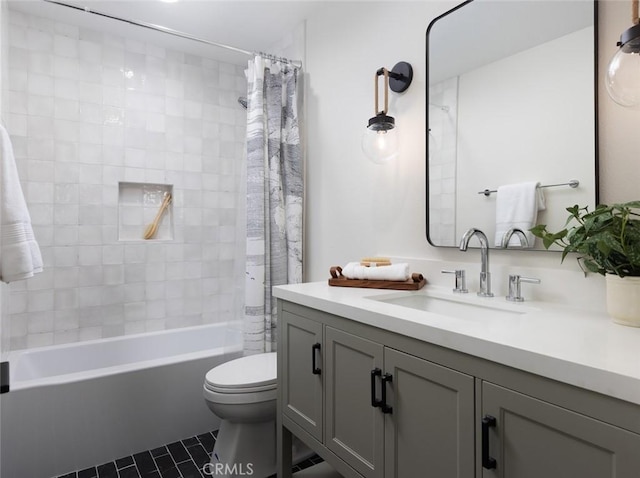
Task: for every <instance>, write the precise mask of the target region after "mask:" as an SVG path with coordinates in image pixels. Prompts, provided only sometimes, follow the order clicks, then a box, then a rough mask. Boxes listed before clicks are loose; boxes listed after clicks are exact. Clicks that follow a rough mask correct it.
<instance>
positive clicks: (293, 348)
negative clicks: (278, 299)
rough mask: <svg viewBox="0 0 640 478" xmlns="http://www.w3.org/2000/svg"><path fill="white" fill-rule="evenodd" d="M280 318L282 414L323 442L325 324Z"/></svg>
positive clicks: (285, 315)
mask: <svg viewBox="0 0 640 478" xmlns="http://www.w3.org/2000/svg"><path fill="white" fill-rule="evenodd" d="M281 317H282V320H281V321H280V330H281V334H282V335H281V337H280V341H279V342H280V344H281V345H282V346H281V347H280V350H279V353H280V354H281V356H282V359H283V360H282V363H283V364H284V366H285V369H284V370H283V373H282V374H281V377H282V378H283V380H282V381H280V386H281V389H282V390H281V392H282V393H281V397H282V402H283V405H282V413H284V414H285V415H286V416H287V417H289V418H290V419H291V420H292V421H293V422H295V423H296V424H297V425H298V426H299V427H300V428H302V429H303V430H305V431H306V432H307V433H309V434H310V435H311V436H313V437H314V438H315V439H316V440H319V441H322V426H323V425H322V422H323V408H324V407H323V393H324V392H323V387H322V354H323V347H322V341H323V340H322V332H323V331H322V324H321V323H319V322H316V321H313V320H309V319H306V318H304V317H300V316H294V315H292V314H288V313H283V314H282V315H281Z"/></svg>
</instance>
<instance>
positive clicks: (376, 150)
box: [362, 114, 399, 164]
mask: <svg viewBox="0 0 640 478" xmlns="http://www.w3.org/2000/svg"><path fill="white" fill-rule="evenodd" d="M398 150H399V143H398V128H396V127H395V121H394V119H393V117H391V116H386V115H384V114H378V115H377V116H375V117H374V118H371V119H370V120H369V126H368V127H367V129H366V130H365V132H364V135H363V136H362V151H363V152H364V154H365V155H366V156H367V157H368V158H369V159H370V160H371V161H373V162H374V163H376V164H385V163H388V162H390V161H393V160H394V159H395V158H396V157H397V156H398Z"/></svg>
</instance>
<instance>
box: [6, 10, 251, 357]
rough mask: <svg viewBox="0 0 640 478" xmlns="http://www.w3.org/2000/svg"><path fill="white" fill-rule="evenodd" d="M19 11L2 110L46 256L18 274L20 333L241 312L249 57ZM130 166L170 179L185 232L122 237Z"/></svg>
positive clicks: (44, 336) (141, 328)
mask: <svg viewBox="0 0 640 478" xmlns="http://www.w3.org/2000/svg"><path fill="white" fill-rule="evenodd" d="M9 13H10V15H9V17H10V18H9V22H10V30H9V61H8V73H9V75H8V76H9V80H8V91H7V96H6V98H5V101H4V108H3V109H4V111H3V116H4V119H5V121H6V125H7V128H8V130H9V132H10V134H11V138H12V141H13V146H14V150H15V153H16V162H17V164H18V168H19V174H20V178H21V183H22V186H23V189H24V193H25V196H26V198H27V203H28V206H29V210H30V213H31V217H32V222H33V225H34V231H35V235H36V239H37V240H38V242H39V244H40V247H41V251H42V254H43V258H44V264H45V270H44V272H42V273H41V274H37V275H36V276H35V277H33V278H31V279H28V280H25V281H18V282H14V283H12V284H10V286H9V294H8V304H7V306H8V312H9V320H8V323H9V327H10V331H9V334H10V337H11V348H12V349H20V348H30V347H38V346H44V345H50V344H57V343H65V342H74V341H81V340H90V339H97V338H104V337H112V336H118V335H123V334H131V333H140V332H146V331H155V330H162V329H168V328H175V327H184V326H191V325H198V324H203V323H211V322H218V321H225V320H228V319H232V318H234V315H235V314H236V311H235V307H234V304H236V303H237V300H235V298H234V292H235V291H236V289H238V281H240V280H244V279H243V278H239V277H238V274H237V273H236V270H238V266H239V264H238V262H239V261H240V260H242V261H243V259H242V258H239V257H238V254H237V250H238V246H237V242H243V241H239V240H238V239H239V238H238V237H236V236H239V237H243V236H242V235H241V231H240V234H238V230H237V228H239V229H240V230H241V229H242V227H241V224H240V222H241V221H242V220H243V218H242V216H241V215H240V214H238V210H239V209H238V207H239V205H240V203H241V197H242V194H241V192H242V186H241V177H242V168H243V167H244V166H243V165H244V160H243V158H244V138H245V123H246V112H245V111H244V110H243V109H242V108H241V107H240V106H239V105H238V103H237V101H236V100H237V98H238V96H245V95H246V81H245V77H244V73H243V68H242V67H239V66H236V65H233V64H227V63H223V62H218V61H216V60H212V59H209V58H203V57H199V56H193V55H190V54H186V53H183V52H180V51H171V50H169V49H165V48H162V47H159V46H156V45H153V44H148V43H143V42H140V41H132V40H129V39H126V38H122V37H118V36H114V35H111V34H105V33H101V32H98V31H93V30H87V29H85V28H82V27H78V26H74V25H72V24H67V23H60V22H54V21H51V20H48V19H43V18H39V17H35V16H31V15H26V14H24V13H21V12H16V11H13V10H9ZM119 182H128V183H139V184H144V183H153V184H162V185H168V186H171V187H172V188H173V195H174V199H173V204H172V208H173V209H172V214H173V239H171V240H166V241H160V240H155V241H144V240H142V239H140V240H128V241H121V240H119V239H118V225H119V221H120V220H119V217H118V198H119V192H118V184H119ZM242 200H243V198H242ZM140 228H141V229H140V234H141V236H142V233H143V231H144V228H145V224H141V225H140ZM242 270H243V269H242ZM5 333H6V331H5Z"/></svg>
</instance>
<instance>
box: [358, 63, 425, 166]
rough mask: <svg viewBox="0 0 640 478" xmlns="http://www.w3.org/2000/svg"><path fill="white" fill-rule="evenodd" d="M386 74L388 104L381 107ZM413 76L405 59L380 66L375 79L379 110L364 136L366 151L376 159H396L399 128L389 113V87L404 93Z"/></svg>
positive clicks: (385, 98)
mask: <svg viewBox="0 0 640 478" xmlns="http://www.w3.org/2000/svg"><path fill="white" fill-rule="evenodd" d="M381 76H382V77H384V108H383V109H382V110H380V109H379V107H378V96H379V95H378V82H379V79H380V77H381ZM411 80H413V68H412V67H411V65H410V64H409V63H407V62H405V61H401V62H400V63H397V64H396V65H395V66H394V67H393V68H392V69H391V71H389V70H387V69H386V68H380V69H379V70H378V71H376V74H375V77H374V81H375V93H374V94H375V113H376V115H375V116H374V117H373V118H370V119H369V124H368V125H367V129H366V130H365V133H364V135H363V137H362V151H363V152H364V154H365V155H366V156H367V157H368V158H369V159H370V160H371V161H373V162H374V163H378V164H384V163H387V162H389V161H392V160H393V159H394V158H395V157H396V156H397V155H398V147H399V143H398V131H397V130H398V128H397V127H396V121H395V119H394V118H393V116H388V115H387V112H388V110H389V88H391V91H394V92H396V93H402V92H403V91H405V90H406V89H407V88H409V85H410V84H411Z"/></svg>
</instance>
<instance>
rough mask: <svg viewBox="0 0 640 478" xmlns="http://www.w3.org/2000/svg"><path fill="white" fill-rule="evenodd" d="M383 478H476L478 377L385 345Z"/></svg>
mask: <svg viewBox="0 0 640 478" xmlns="http://www.w3.org/2000/svg"><path fill="white" fill-rule="evenodd" d="M384 370H385V373H388V374H390V375H391V376H392V377H393V381H392V382H390V384H389V394H388V397H387V402H388V405H389V406H390V407H391V408H392V411H391V413H389V414H385V424H384V425H385V429H384V432H385V446H384V449H385V472H384V476H385V477H393V478H416V477H422V478H472V477H473V476H474V473H475V472H474V468H475V453H474V446H475V439H474V429H475V427H474V416H475V414H474V404H475V394H474V379H473V377H471V376H470V375H467V374H464V373H460V372H457V371H455V370H452V369H450V368H447V367H442V366H440V365H437V364H435V363H433V362H429V361H427V360H423V359H420V358H417V357H414V356H413V355H408V354H406V353H403V352H399V351H397V350H394V349H391V348H388V347H385V349H384Z"/></svg>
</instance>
